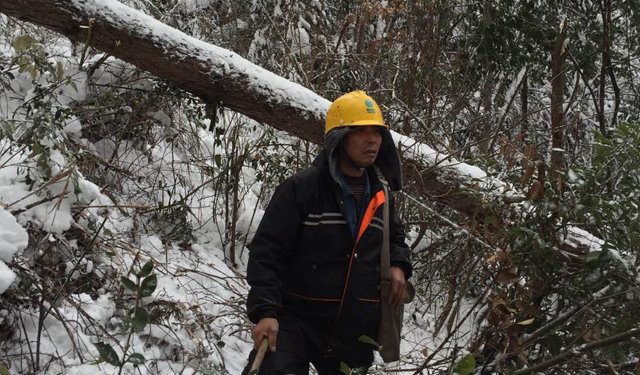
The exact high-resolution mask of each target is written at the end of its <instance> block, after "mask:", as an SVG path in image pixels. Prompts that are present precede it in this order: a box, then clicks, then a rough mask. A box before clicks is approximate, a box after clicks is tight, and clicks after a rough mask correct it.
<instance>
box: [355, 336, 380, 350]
mask: <svg viewBox="0 0 640 375" xmlns="http://www.w3.org/2000/svg"><path fill="white" fill-rule="evenodd" d="M358 341H360V342H364V343H367V344H371V345H373V346H375V347H376V350H382V346H380V344H378V343H377V342H376V340H374V339H372V338H371V337H369V336H367V335H362V336H360V337H359V338H358Z"/></svg>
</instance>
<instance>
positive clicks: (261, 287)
mask: <svg viewBox="0 0 640 375" xmlns="http://www.w3.org/2000/svg"><path fill="white" fill-rule="evenodd" d="M302 220H303V218H302V214H301V210H300V208H299V206H298V203H297V200H296V192H295V186H294V183H293V180H292V179H291V178H289V179H288V180H286V181H285V182H284V183H282V184H281V185H280V186H278V188H277V189H276V191H275V193H274V194H273V197H272V198H271V201H270V202H269V205H268V206H267V209H266V210H265V212H264V215H263V217H262V220H261V221H260V225H259V226H258V230H257V231H256V234H255V235H254V237H253V240H252V241H251V244H250V245H249V262H248V265H247V282H248V283H249V286H250V287H251V289H250V290H249V297H248V298H247V314H248V316H249V320H251V321H252V322H253V323H257V322H259V321H260V319H262V318H275V319H277V318H278V316H280V315H281V314H282V285H283V276H284V272H285V270H286V268H287V265H288V262H289V259H291V258H292V255H293V253H294V251H295V244H296V242H297V237H298V236H299V233H300V228H301V227H302Z"/></svg>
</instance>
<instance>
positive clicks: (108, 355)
mask: <svg viewBox="0 0 640 375" xmlns="http://www.w3.org/2000/svg"><path fill="white" fill-rule="evenodd" d="M93 345H94V346H95V347H96V349H98V353H100V360H101V361H104V362H107V363H108V364H110V365H114V366H120V357H118V353H116V351H115V350H113V348H112V347H111V345H109V344H105V343H103V342H97V343H94V344H93Z"/></svg>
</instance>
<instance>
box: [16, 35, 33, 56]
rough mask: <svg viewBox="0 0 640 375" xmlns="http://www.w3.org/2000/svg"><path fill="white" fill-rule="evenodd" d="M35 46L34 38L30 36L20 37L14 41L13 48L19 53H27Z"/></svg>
mask: <svg viewBox="0 0 640 375" xmlns="http://www.w3.org/2000/svg"><path fill="white" fill-rule="evenodd" d="M31 44H33V38H32V37H31V36H29V35H20V36H19V37H17V38H16V39H14V41H13V48H15V49H16V51H18V52H22V51H26V50H27V49H29V47H31Z"/></svg>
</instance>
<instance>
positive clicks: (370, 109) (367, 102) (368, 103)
mask: <svg viewBox="0 0 640 375" xmlns="http://www.w3.org/2000/svg"><path fill="white" fill-rule="evenodd" d="M364 105H366V106H367V113H376V110H375V108H373V102H372V101H371V100H369V99H367V100H365V101H364Z"/></svg>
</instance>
